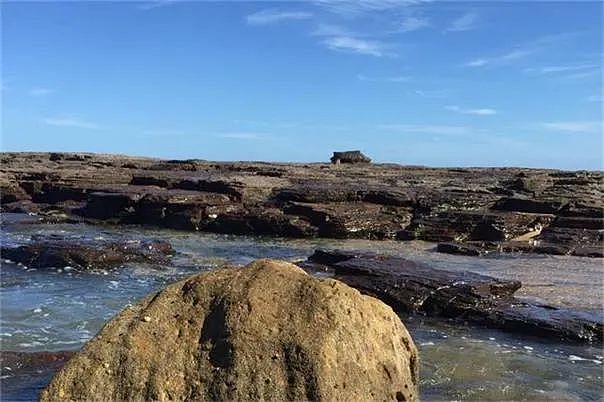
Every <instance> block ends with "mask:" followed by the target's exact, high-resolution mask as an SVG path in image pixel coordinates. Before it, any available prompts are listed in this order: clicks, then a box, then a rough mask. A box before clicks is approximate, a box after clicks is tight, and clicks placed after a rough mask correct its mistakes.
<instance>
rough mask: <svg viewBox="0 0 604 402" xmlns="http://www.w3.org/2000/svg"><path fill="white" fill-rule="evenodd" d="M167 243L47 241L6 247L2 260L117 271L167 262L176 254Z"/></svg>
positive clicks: (2, 250)
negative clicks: (127, 265) (126, 265)
mask: <svg viewBox="0 0 604 402" xmlns="http://www.w3.org/2000/svg"><path fill="white" fill-rule="evenodd" d="M173 251H174V250H173V249H172V246H171V245H170V244H169V243H167V242H164V241H151V242H141V241H129V242H121V243H118V242H98V241H97V242H87V243H85V242H73V241H64V240H49V239H45V240H43V241H39V242H33V243H28V244H25V245H21V246H16V247H12V246H2V247H1V248H0V254H1V255H2V258H5V259H8V260H11V261H13V262H16V263H21V264H23V265H25V266H27V267H30V268H63V267H71V268H75V269H89V268H101V269H102V268H115V267H117V266H119V265H121V264H124V263H127V262H142V263H155V264H159V263H167V262H168V256H169V255H171V254H172V253H173Z"/></svg>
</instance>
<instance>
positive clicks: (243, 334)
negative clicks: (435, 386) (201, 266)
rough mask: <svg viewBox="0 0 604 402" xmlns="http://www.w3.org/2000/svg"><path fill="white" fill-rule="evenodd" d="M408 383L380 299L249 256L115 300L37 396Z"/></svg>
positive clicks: (192, 394) (256, 393) (341, 396)
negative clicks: (126, 303) (139, 296)
mask: <svg viewBox="0 0 604 402" xmlns="http://www.w3.org/2000/svg"><path fill="white" fill-rule="evenodd" d="M417 384H418V360H417V350H416V348H415V345H414V344H413V341H412V339H411V337H410V335H409V333H408V332H407V330H406V329H405V327H404V326H403V324H402V323H401V321H400V319H399V318H398V316H397V315H396V314H395V313H394V312H393V311H392V309H391V308H390V307H388V306H387V305H385V304H383V303H382V302H380V301H379V300H377V299H374V298H372V297H369V296H364V295H361V294H360V293H359V292H358V291H357V290H355V289H352V288H350V287H348V286H347V285H345V284H343V283H341V282H338V281H336V280H333V279H317V278H314V277H311V276H309V275H307V274H306V273H305V272H304V271H303V270H302V269H300V268H298V267H296V266H294V265H292V264H289V263H285V262H280V261H273V260H259V261H256V262H254V263H252V264H250V265H248V266H247V267H244V268H240V269H228V268H227V269H221V270H216V271H212V272H209V273H205V274H200V275H197V276H193V277H191V278H189V279H186V280H184V281H181V282H177V283H175V284H173V285H170V286H168V287H167V288H166V289H164V290H162V291H160V292H158V293H157V294H153V295H150V296H148V297H147V298H145V299H143V300H142V301H141V302H140V303H138V304H136V305H134V306H132V307H129V308H127V309H125V310H124V311H123V312H122V313H121V314H119V315H118V316H117V317H116V318H114V319H113V320H112V321H110V322H109V323H108V324H107V325H106V326H105V327H104V328H103V329H102V330H101V332H100V333H99V334H98V335H97V336H96V337H95V338H94V339H93V340H91V341H90V342H89V343H88V344H87V345H86V346H85V347H84V349H83V350H82V351H81V352H80V353H78V354H77V355H76V356H74V357H73V358H72V359H71V360H70V361H69V362H68V363H67V364H66V365H65V367H64V368H63V369H62V371H60V372H59V373H58V374H57V375H56V376H55V378H54V379H53V380H52V382H51V384H50V385H49V386H48V387H47V388H46V389H45V390H44V391H43V392H42V394H41V400H42V401H54V400H89V401H90V400H98V401H101V400H102V401H110V400H114V401H117V400H119V401H123V400H128V401H143V400H160V401H167V400H181V401H182V400H224V401H227V400H228V401H233V400H267V401H268V400H270V401H283V400H296V401H302V400H313V401H318V400H342V401H365V400H379V401H382V400H399V401H401V400H404V401H413V400H416V399H417V395H418V389H417Z"/></svg>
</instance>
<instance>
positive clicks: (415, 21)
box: [399, 17, 430, 32]
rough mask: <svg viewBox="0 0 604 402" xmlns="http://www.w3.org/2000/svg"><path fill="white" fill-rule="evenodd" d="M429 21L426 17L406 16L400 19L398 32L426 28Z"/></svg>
mask: <svg viewBox="0 0 604 402" xmlns="http://www.w3.org/2000/svg"><path fill="white" fill-rule="evenodd" d="M429 26H430V21H429V20H428V19H427V18H421V17H407V18H405V19H403V21H401V24H400V27H399V32H412V31H417V30H419V29H424V28H428V27H429Z"/></svg>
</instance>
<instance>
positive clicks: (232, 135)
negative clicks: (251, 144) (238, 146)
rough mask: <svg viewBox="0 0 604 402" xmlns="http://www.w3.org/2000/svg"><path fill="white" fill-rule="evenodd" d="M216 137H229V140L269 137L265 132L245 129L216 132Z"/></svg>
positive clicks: (263, 138) (250, 139) (264, 138)
mask: <svg viewBox="0 0 604 402" xmlns="http://www.w3.org/2000/svg"><path fill="white" fill-rule="evenodd" d="M216 137H219V138H226V139H231V140H249V141H252V140H266V139H269V136H268V135H267V134H264V133H255V132H246V131H236V132H227V133H218V134H216Z"/></svg>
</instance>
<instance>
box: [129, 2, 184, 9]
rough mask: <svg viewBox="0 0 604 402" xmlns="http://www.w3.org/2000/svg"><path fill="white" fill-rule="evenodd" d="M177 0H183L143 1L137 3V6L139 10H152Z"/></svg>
mask: <svg viewBox="0 0 604 402" xmlns="http://www.w3.org/2000/svg"><path fill="white" fill-rule="evenodd" d="M179 1H184V0H157V1H150V2H143V3H142V4H139V5H138V8H139V9H141V10H152V9H154V8H159V7H166V6H169V5H172V4H174V3H176V2H179Z"/></svg>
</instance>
